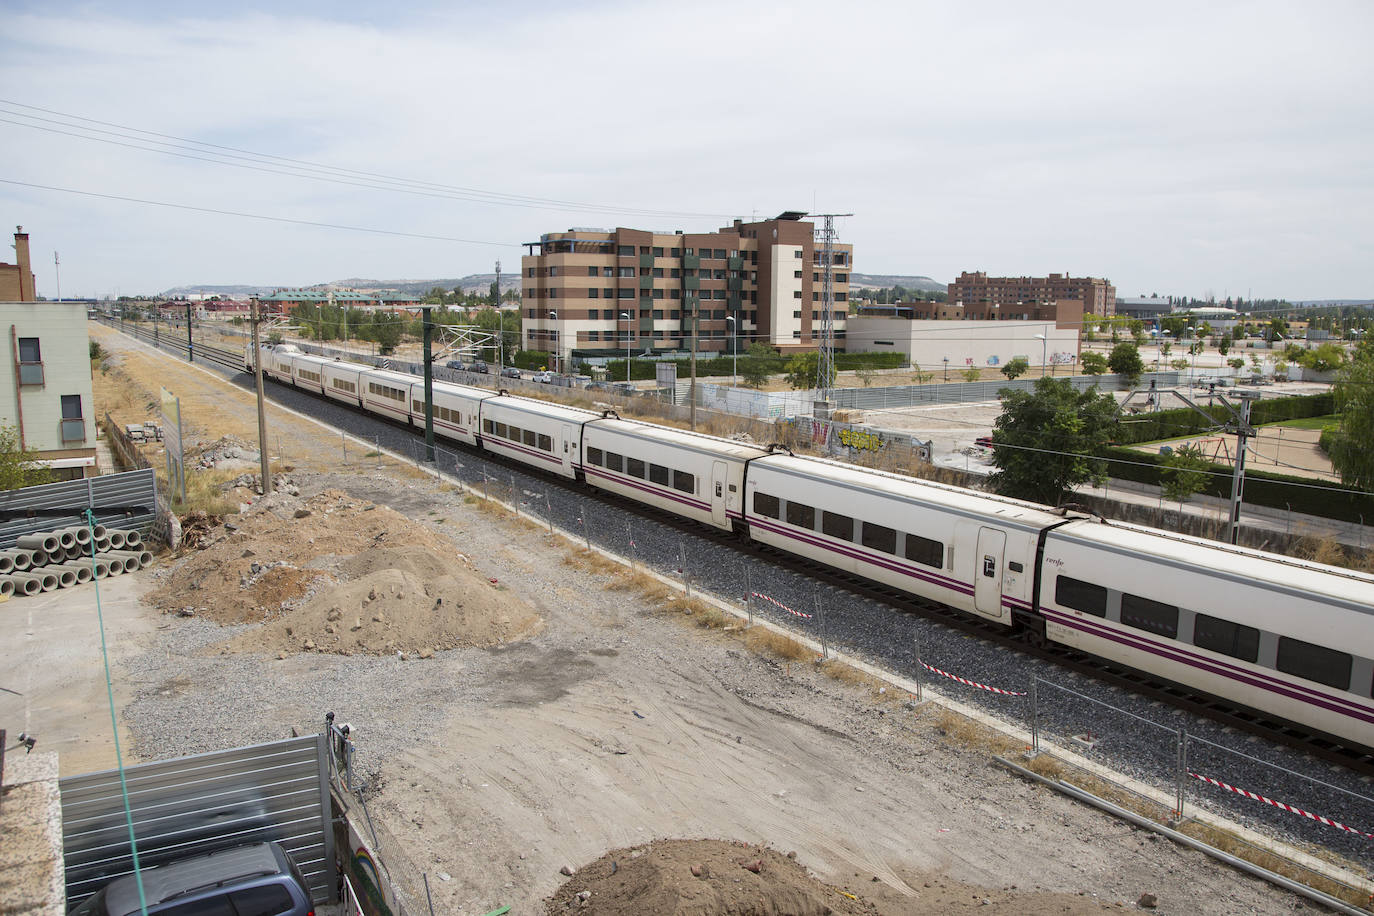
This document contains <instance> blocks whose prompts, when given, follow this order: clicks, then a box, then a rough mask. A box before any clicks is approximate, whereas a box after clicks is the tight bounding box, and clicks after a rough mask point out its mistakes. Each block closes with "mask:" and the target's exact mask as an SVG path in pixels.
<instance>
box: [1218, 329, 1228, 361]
mask: <svg viewBox="0 0 1374 916" xmlns="http://www.w3.org/2000/svg"><path fill="white" fill-rule="evenodd" d="M1230 350H1231V335H1230V334H1222V335H1221V339H1220V340H1218V341H1217V352H1218V353H1220V354H1221V355H1222V356H1225V355H1226V354H1227V353H1228V352H1230Z"/></svg>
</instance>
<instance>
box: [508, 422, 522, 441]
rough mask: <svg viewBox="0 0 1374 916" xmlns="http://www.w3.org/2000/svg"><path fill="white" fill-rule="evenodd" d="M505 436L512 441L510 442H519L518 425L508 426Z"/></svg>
mask: <svg viewBox="0 0 1374 916" xmlns="http://www.w3.org/2000/svg"><path fill="white" fill-rule="evenodd" d="M506 438H507V439H509V440H510V441H512V442H519V441H520V427H518V426H512V427H510V428H509V429H508V430H506Z"/></svg>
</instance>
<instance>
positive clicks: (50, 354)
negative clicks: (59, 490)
mask: <svg viewBox="0 0 1374 916" xmlns="http://www.w3.org/2000/svg"><path fill="white" fill-rule="evenodd" d="M0 325H5V326H7V330H8V337H9V345H8V346H6V347H5V353H6V357H5V361H6V362H7V363H8V364H9V365H8V366H6V367H4V368H3V369H0V424H3V425H5V426H13V427H15V429H16V430H17V431H18V433H19V442H20V445H21V447H23V448H25V449H32V450H33V451H36V452H37V453H38V457H39V459H40V460H41V461H42V462H43V463H44V464H47V465H48V466H49V467H51V468H52V469H53V473H54V479H56V480H77V479H80V478H82V477H93V476H95V475H96V473H97V469H96V458H95V417H94V413H95V408H94V405H93V403H92V401H91V355H90V345H89V338H88V337H87V333H86V304H85V303H84V302H0Z"/></svg>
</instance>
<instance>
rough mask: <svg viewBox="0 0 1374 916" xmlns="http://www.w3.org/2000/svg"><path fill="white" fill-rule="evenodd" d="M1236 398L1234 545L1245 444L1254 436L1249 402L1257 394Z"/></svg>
mask: <svg viewBox="0 0 1374 916" xmlns="http://www.w3.org/2000/svg"><path fill="white" fill-rule="evenodd" d="M1236 397H1237V398H1238V399H1239V400H1240V422H1238V423H1237V424H1236V427H1235V430H1234V432H1235V434H1236V468H1235V471H1234V472H1233V473H1232V475H1231V543H1232V544H1236V543H1238V542H1239V541H1240V501H1241V493H1242V491H1243V490H1244V489H1245V442H1246V440H1247V439H1249V438H1250V437H1251V436H1253V435H1254V434H1255V429H1254V427H1252V426H1251V425H1250V402H1251V400H1253V399H1255V398H1258V397H1259V393H1258V392H1254V391H1237V392H1236Z"/></svg>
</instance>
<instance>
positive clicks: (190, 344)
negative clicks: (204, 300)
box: [186, 302, 196, 363]
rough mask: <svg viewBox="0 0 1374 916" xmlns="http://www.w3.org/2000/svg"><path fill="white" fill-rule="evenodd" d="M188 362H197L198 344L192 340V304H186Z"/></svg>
mask: <svg viewBox="0 0 1374 916" xmlns="http://www.w3.org/2000/svg"><path fill="white" fill-rule="evenodd" d="M186 361H187V362H188V363H193V362H195V361H196V342H195V341H194V340H192V339H191V303H190V302H187V303H186Z"/></svg>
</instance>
